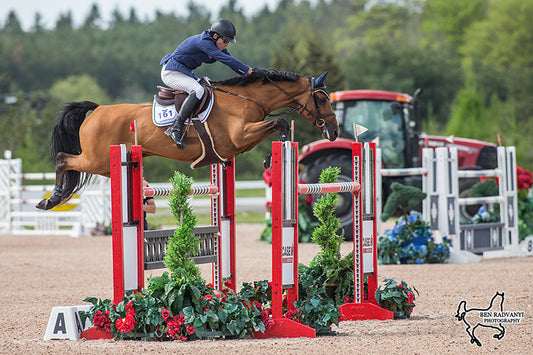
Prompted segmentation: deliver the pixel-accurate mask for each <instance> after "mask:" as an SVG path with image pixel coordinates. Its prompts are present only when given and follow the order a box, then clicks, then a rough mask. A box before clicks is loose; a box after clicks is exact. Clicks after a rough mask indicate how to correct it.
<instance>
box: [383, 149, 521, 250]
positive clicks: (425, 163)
mask: <svg viewBox="0 0 533 355" xmlns="http://www.w3.org/2000/svg"><path fill="white" fill-rule="evenodd" d="M377 156H378V157H377V159H378V162H377V163H376V166H377V167H378V168H379V167H380V166H381V161H380V152H379V150H378V154H377ZM497 157H498V166H497V168H496V169H491V170H459V168H458V159H457V148H455V147H450V148H445V147H441V148H437V149H435V150H433V149H431V148H424V149H423V152H422V167H421V168H412V169H380V171H378V172H376V177H377V178H378V179H380V180H381V177H382V176H406V175H421V176H422V190H423V191H424V192H425V193H426V194H427V197H426V199H425V200H424V202H423V203H422V209H423V215H424V219H425V220H426V221H428V222H429V224H430V227H431V229H432V230H433V231H434V233H436V235H437V237H438V236H447V237H448V238H450V239H452V240H453V247H454V250H455V251H456V252H459V251H461V250H475V249H476V248H475V246H474V244H476V242H478V241H476V240H475V238H476V236H474V235H473V234H472V232H470V231H463V229H465V228H464V227H461V224H460V216H459V206H466V205H475V204H493V203H498V204H499V205H500V216H501V217H500V219H501V222H502V225H503V226H502V228H500V231H501V232H500V231H497V230H496V229H493V230H491V231H490V233H491V235H489V236H488V240H487V242H486V243H485V244H486V245H484V246H483V249H485V250H487V251H489V250H491V249H493V250H501V249H503V250H504V253H501V254H502V255H504V256H505V252H507V255H514V254H515V253H516V252H517V251H518V250H519V241H518V208H517V196H516V194H517V186H516V157H515V148H514V147H498V148H497ZM470 177H497V178H498V182H499V183H498V186H499V193H498V195H496V196H490V197H475V198H459V183H458V181H459V179H460V178H470ZM381 186H382V185H381V181H380V182H379V183H376V187H377V188H378V189H380V188H381ZM377 196H378V198H379V199H381V191H379V193H378V194H377ZM381 205H382V202H381V201H378V203H377V206H378V212H377V213H378V215H379V214H381ZM495 233H499V235H496V234H495ZM482 238H485V237H482ZM478 249H479V248H478Z"/></svg>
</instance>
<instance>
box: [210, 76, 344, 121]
mask: <svg viewBox="0 0 533 355" xmlns="http://www.w3.org/2000/svg"><path fill="white" fill-rule="evenodd" d="M267 79H268V81H270V83H271V84H272V85H274V86H275V87H276V88H278V89H279V90H280V91H281V92H283V93H284V94H285V95H287V97H289V98H290V99H291V100H292V101H293V102H295V103H296V104H297V105H298V106H297V107H293V108H290V109H289V110H288V111H283V112H280V113H277V114H271V113H268V112H267V111H266V109H265V108H264V106H263V105H261V104H260V103H259V102H257V101H256V100H254V99H251V98H249V97H246V96H243V95H240V94H237V93H234V92H231V91H228V90H225V89H222V88H220V87H217V86H211V85H210V87H211V88H212V89H213V90H217V91H220V92H223V93H226V94H228V95H232V96H236V97H239V98H241V99H244V100H248V101H250V102H253V103H254V104H256V105H257V106H259V108H260V109H261V110H262V111H263V113H264V116H265V117H278V116H282V115H288V114H291V113H293V112H299V113H300V114H301V113H302V112H304V111H307V112H308V113H309V114H310V115H311V116H313V117H315V122H314V123H313V124H314V125H315V126H316V127H318V128H322V127H324V125H325V124H326V121H325V120H324V117H328V116H331V115H334V113H333V112H332V113H328V114H326V115H322V114H321V113H320V110H319V107H318V103H317V101H316V96H315V94H316V93H317V92H323V93H325V94H326V96H328V95H327V93H326V92H325V90H323V89H316V90H314V89H313V84H312V80H310V82H311V95H309V97H308V98H307V101H306V102H305V104H301V103H300V102H299V101H298V100H297V99H296V98H295V97H294V96H292V95H291V94H289V93H288V92H287V91H286V90H285V89H283V88H282V87H281V86H279V85H278V84H277V83H276V82H275V81H274V80H272V79H271V78H269V77H267ZM311 97H313V100H314V103H315V111H316V114H315V113H314V112H312V111H311V110H309V109H308V108H307V104H308V103H309V100H310V99H311Z"/></svg>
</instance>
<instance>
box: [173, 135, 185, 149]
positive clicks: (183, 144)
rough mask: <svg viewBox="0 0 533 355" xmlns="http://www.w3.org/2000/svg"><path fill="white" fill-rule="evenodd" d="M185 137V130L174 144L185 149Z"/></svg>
mask: <svg viewBox="0 0 533 355" xmlns="http://www.w3.org/2000/svg"><path fill="white" fill-rule="evenodd" d="M185 138H187V132H183V134H182V135H181V138H180V139H179V140H177V141H176V145H177V146H178V148H179V149H181V150H183V149H185V147H186V146H187V143H185Z"/></svg>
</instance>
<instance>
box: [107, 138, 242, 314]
mask: <svg viewBox="0 0 533 355" xmlns="http://www.w3.org/2000/svg"><path fill="white" fill-rule="evenodd" d="M110 158H111V210H112V213H111V214H112V234H113V235H112V239H113V290H114V298H113V301H114V303H115V304H117V303H119V302H120V301H122V299H123V298H124V294H125V292H126V291H130V290H133V291H140V290H141V289H142V288H143V287H144V223H143V207H142V206H143V195H144V196H147V197H150V196H151V197H153V196H168V195H169V194H170V192H171V191H170V189H165V188H163V189H162V188H154V187H147V188H143V184H142V181H143V172H142V171H143V169H142V147H141V146H138V145H134V146H132V147H131V151H126V147H125V146H124V145H121V146H118V145H117V146H110ZM234 165H235V160H234V159H233V158H232V159H231V160H230V162H229V163H228V164H213V165H211V184H206V185H195V186H192V187H191V191H190V194H192V195H200V194H210V195H211V221H212V224H213V225H215V226H217V227H218V230H219V240H218V243H217V245H216V248H217V250H218V257H219V260H218V262H216V263H214V264H213V284H214V286H215V287H216V288H218V289H221V288H222V285H223V280H224V279H226V280H227V282H228V283H229V285H228V286H229V287H231V288H233V289H235V272H236V268H235V170H234Z"/></svg>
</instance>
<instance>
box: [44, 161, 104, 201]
mask: <svg viewBox="0 0 533 355" xmlns="http://www.w3.org/2000/svg"><path fill="white" fill-rule="evenodd" d="M105 165H106V164H105V163H104V164H103V166H105ZM107 166H109V163H108V164H107ZM108 170H109V168H108ZM80 172H88V173H100V174H102V175H105V173H106V170H105V168H102V167H100V169H96V168H95V167H94V164H93V162H91V161H90V160H89V159H87V158H86V157H85V155H84V154H81V155H73V154H67V153H58V154H57V155H56V183H55V186H54V189H53V190H52V193H51V194H50V197H49V198H45V199H43V200H41V201H40V202H39V203H38V204H37V206H36V207H37V208H39V209H42V210H49V209H51V208H54V207H55V206H58V205H60V204H64V203H65V202H67V201H68V200H69V199H70V198H71V197H72V195H73V193H74V192H75V191H76V190H77V189H79V188H81V187H82V186H81V185H83V184H84V183H85V181H82V182H81V184H80V175H81V174H80Z"/></svg>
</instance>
